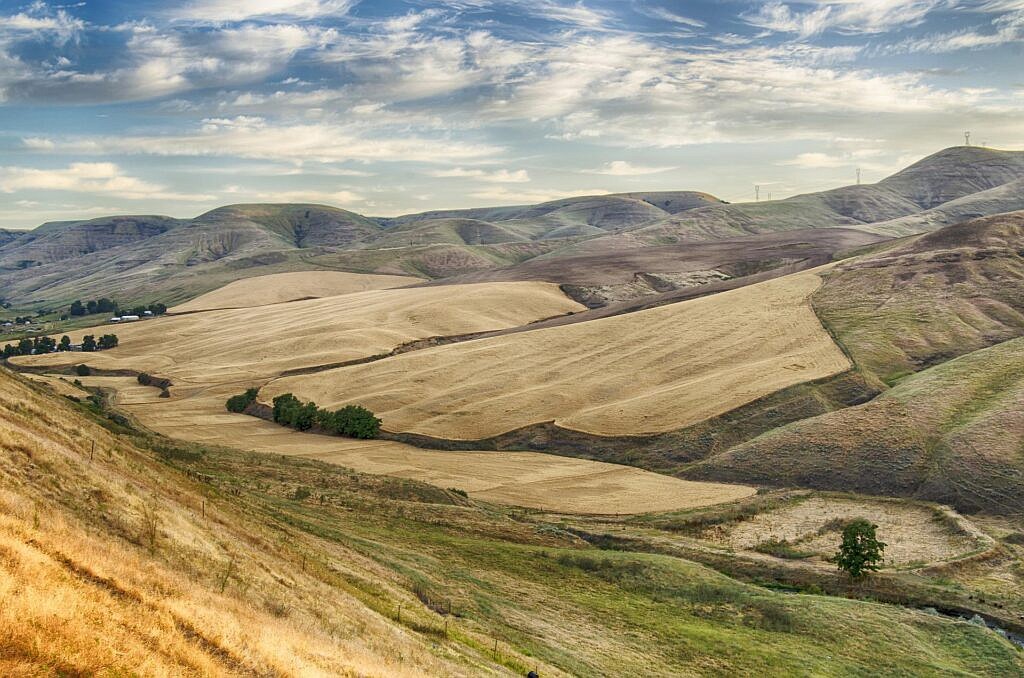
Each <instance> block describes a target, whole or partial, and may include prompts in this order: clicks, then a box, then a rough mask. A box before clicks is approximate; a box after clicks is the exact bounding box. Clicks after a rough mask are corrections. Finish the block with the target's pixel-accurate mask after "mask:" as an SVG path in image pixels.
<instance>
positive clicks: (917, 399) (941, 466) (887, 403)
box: [686, 339, 1024, 514]
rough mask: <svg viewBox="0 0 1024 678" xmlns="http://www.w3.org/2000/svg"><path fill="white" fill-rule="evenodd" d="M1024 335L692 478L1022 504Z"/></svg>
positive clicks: (752, 447)
mask: <svg viewBox="0 0 1024 678" xmlns="http://www.w3.org/2000/svg"><path fill="white" fill-rule="evenodd" d="M1022 449H1024V339H1014V340H1012V341H1007V342H1004V343H1002V344H999V345H996V346H993V347H991V348H985V349H981V350H978V351H975V352H973V353H968V354H967V355H964V356H963V357H960V358H957V359H955V360H952V361H949V362H946V363H944V364H942V365H938V366H936V367H932V368H931V369H928V370H924V371H922V372H920V373H918V374H915V375H913V376H910V377H907V378H905V379H904V380H902V381H901V382H900V383H899V385H897V386H896V387H895V388H893V389H891V390H889V391H887V392H886V393H884V394H883V395H881V396H879V397H878V398H876V399H875V400H873V401H871V402H869V403H867V404H864V405H860V406H857V407H851V408H848V409H844V410H839V411H836V412H831V413H828V414H824V415H821V416H819V417H814V418H811V419H807V420H804V421H801V422H797V423H794V424H790V425H789V426H786V427H783V428H781V429H778V430H776V431H771V432H769V433H766V434H764V435H762V436H760V437H758V438H755V439H754V440H752V441H750V442H748V443H746V444H743V445H740V446H738V447H736V448H733V449H732V450H729V451H728V452H726V453H723V454H719V455H717V456H714V457H712V458H710V459H708V460H707V461H705V462H702V463H700V464H698V465H697V466H696V467H694V468H693V469H691V470H690V471H689V472H688V473H687V474H686V475H687V476H688V477H693V478H706V479H711V478H713V479H716V480H727V481H732V482H750V483H763V484H767V485H775V486H779V485H783V486H802V487H817V488H829V489H838V490H844V491H856V492H868V493H872V494H881V495H888V496H905V497H918V498H923V499H929V500H933V501H939V502H943V503H946V504H951V505H953V506H956V507H958V508H960V509H961V510H966V511H982V512H989V513H1009V514H1019V513H1021V512H1022V511H1024V494H1022V493H1021V491H1020V488H1021V486H1022V484H1024V458H1022V456H1021V450H1022Z"/></svg>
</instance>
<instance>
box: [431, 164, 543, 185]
mask: <svg viewBox="0 0 1024 678" xmlns="http://www.w3.org/2000/svg"><path fill="white" fill-rule="evenodd" d="M427 175H428V176H431V177H437V178H443V179H448V178H466V179H475V180H477V181H486V182H489V183H494V184H524V183H528V182H529V181H530V175H529V173H528V172H527V171H526V170H522V169H521V170H515V171H513V172H510V171H508V170H505V169H502V170H496V171H494V172H487V171H484V170H481V169H464V168H462V167H455V168H453V169H443V170H433V171H430V172H427Z"/></svg>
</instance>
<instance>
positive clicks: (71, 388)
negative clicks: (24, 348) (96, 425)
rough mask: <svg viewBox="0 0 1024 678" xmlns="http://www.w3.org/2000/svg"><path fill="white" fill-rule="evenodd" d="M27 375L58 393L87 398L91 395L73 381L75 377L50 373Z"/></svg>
mask: <svg viewBox="0 0 1024 678" xmlns="http://www.w3.org/2000/svg"><path fill="white" fill-rule="evenodd" d="M25 376H27V377H28V378H29V379H30V380H32V381H34V382H36V383H39V384H46V385H47V386H48V387H49V388H50V390H52V391H53V392H54V393H56V394H57V395H62V396H71V397H73V398H85V397H87V396H88V395H89V392H88V391H86V390H84V389H81V388H78V387H77V386H75V385H74V384H73V383H72V379H73V377H59V376H55V375H49V374H27V375H25Z"/></svg>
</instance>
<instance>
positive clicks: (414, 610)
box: [0, 372, 1024, 675]
mask: <svg viewBox="0 0 1024 678" xmlns="http://www.w3.org/2000/svg"><path fill="white" fill-rule="evenodd" d="M0 408H2V413H3V416H2V417H0V434H2V437H0V446H2V447H3V449H4V454H5V455H6V457H7V459H8V462H7V463H5V465H4V466H3V467H2V470H0V502H2V503H3V507H4V511H3V517H2V518H0V558H2V559H3V562H4V565H5V567H4V568H3V569H2V570H0V598H2V602H3V604H2V605H0V639H2V640H3V643H4V645H5V647H7V648H9V649H13V652H7V653H6V654H5V655H4V658H3V659H2V660H0V662H2V663H0V668H2V670H3V672H4V673H6V674H8V675H11V674H14V675H18V674H23V673H39V672H43V673H46V672H57V671H64V672H68V673H74V672H83V673H91V672H95V671H98V670H101V669H102V670H106V671H113V672H120V671H126V672H127V671H138V672H141V673H157V674H159V673H165V672H182V673H191V674H200V673H229V672H233V673H242V672H246V671H250V670H252V669H254V668H257V667H258V668H259V669H261V670H266V669H268V668H269V669H272V670H277V671H279V672H282V673H302V672H311V671H315V670H320V671H327V672H331V673H344V672H346V671H356V672H359V673H361V674H364V675H365V674H370V675H374V674H380V675H400V674H401V673H402V672H406V673H419V672H422V673H428V674H431V675H444V674H452V673H458V674H467V675H480V674H483V673H487V672H490V671H503V670H505V668H508V669H511V670H513V671H515V672H520V673H521V672H525V669H527V668H533V667H539V668H540V670H541V673H542V675H557V674H558V673H560V671H567V672H571V673H574V674H582V675H595V674H603V675H608V674H614V675H654V674H662V675H668V674H672V675H684V674H693V673H752V672H755V671H761V672H764V671H773V672H776V673H794V672H807V671H811V672H814V673H818V674H820V675H850V674H855V673H861V674H863V673H869V672H871V671H872V670H877V668H878V667H879V666H881V665H883V664H884V666H885V667H886V669H887V670H889V671H892V672H895V673H904V674H914V675H950V674H962V675H971V674H973V675H1008V674H1012V673H1017V672H1020V671H1022V670H1024V664H1022V663H1021V658H1020V655H1019V653H1018V652H1016V651H1015V650H1014V649H1012V647H1011V646H1010V645H1009V644H1008V643H1006V642H1005V641H1003V640H1001V639H999V638H997V637H996V636H995V635H994V634H992V633H990V632H988V631H985V630H982V629H979V628H977V627H974V626H972V625H968V624H963V623H956V622H951V621H948V620H944V619H941V618H936V617H931V616H928V615H924V614H921V613H916V612H910V611H906V610H902V609H900V608H895V607H888V606H884V605H878V604H870V603H863V602H855V601H849V600H841V599H828V598H822V597H818V596H803V595H801V596H790V595H782V594H777V593H772V592H769V591H766V590H764V589H760V588H758V587H753V586H749V585H743V584H740V583H738V582H736V581H734V580H731V579H728V578H726V577H724V576H722V575H719V574H716V573H714V572H712V571H710V570H708V569H706V568H704V567H701V566H698V565H695V564H693V563H689V562H686V561H683V560H680V559H677V558H673V557H669V556H658V555H649V554H636V553H609V552H599V551H596V550H593V549H589V548H583V547H581V546H580V544H579V542H578V541H577V540H575V539H574V538H572V537H570V536H569V535H567V534H565V533H563V532H560V531H559V530H557V529H554V528H553V527H549V528H543V529H540V530H538V529H536V527H535V526H534V525H533V524H530V523H523V522H519V521H518V520H516V519H515V516H514V515H512V516H509V515H507V514H505V513H502V512H495V511H492V510H490V509H488V508H487V507H486V506H472V505H467V504H466V502H465V501H464V500H462V499H461V498H460V497H459V496H458V495H456V494H453V493H449V492H445V491H442V490H438V489H436V488H431V487H429V486H425V485H421V484H418V483H414V482H410V481H402V480H397V479H381V478H374V477H370V476H363V475H358V474H355V473H352V472H349V471H346V470H344V469H342V468H339V467H334V466H330V465H326V464H321V463H318V462H315V461H302V460H295V459H283V458H280V457H276V456H263V455H252V454H243V453H238V452H233V451H228V450H205V451H201V450H196V449H194V448H181V447H179V446H175V445H172V444H169V443H168V442H166V441H165V442H161V441H159V440H157V439H153V438H151V437H148V436H145V435H141V434H132V433H131V432H130V431H128V430H127V429H121V428H119V427H118V426H117V425H115V424H111V423H108V424H107V427H108V429H111V428H112V429H114V430H113V431H111V430H106V429H104V428H101V427H100V426H99V425H98V424H97V423H96V422H95V421H94V417H95V416H96V415H90V414H89V411H88V410H87V409H86V408H82V407H81V406H76V405H72V404H71V403H69V402H67V401H62V400H59V399H55V398H54V397H52V396H47V395H46V394H45V392H43V391H40V390H39V389H38V388H37V387H31V386H28V385H26V384H25V383H24V382H22V381H20V380H19V379H16V378H14V377H12V376H11V375H9V374H8V373H7V372H0ZM92 440H96V441H97V451H96V453H95V456H94V458H93V459H92V460H91V461H90V453H89V450H90V447H91V442H90V441H92ZM298 486H308V487H310V488H311V489H312V496H311V497H310V498H308V499H306V500H304V501H295V500H292V499H290V498H289V495H291V494H292V493H293V492H294V490H295V488H296V487H298ZM204 502H205V516H204V515H203V508H202V507H203V504H204ZM222 589H223V592H221V590H222ZM449 600H450V601H451V605H452V611H453V612H454V613H456V615H457V616H454V617H447V619H448V622H449V634H448V636H447V637H446V636H445V635H444V632H443V628H444V620H445V619H446V617H443V616H441V615H440V614H438V613H436V612H434V611H432V609H431V607H430V606H433V608H435V609H445V610H447V603H448V601H449ZM399 603H401V604H402V613H401V621H399V620H398V613H397V605H398V604H399ZM424 603H428V604H429V605H428V604H424ZM99 618H102V619H104V620H105V622H106V623H105V624H104V625H103V629H102V631H100V630H98V629H99V627H98V625H95V624H92V623H91V622H90V620H91V619H99ZM881 629H885V632H884V633H881V632H880V630H881ZM494 638H498V639H499V643H498V655H497V656H492V655H491V651H492V649H493V639H494ZM111 639H113V640H115V641H116V642H111ZM115 646H116V647H117V652H114V650H113V649H112V648H113V647H115Z"/></svg>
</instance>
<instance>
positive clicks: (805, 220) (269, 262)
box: [0, 147, 1024, 303]
mask: <svg viewBox="0 0 1024 678" xmlns="http://www.w3.org/2000/svg"><path fill="white" fill-rule="evenodd" d="M1022 187H1024V152H1010V151H996V150H992V149H986V148H978V147H956V148H950V149H946V150H944V151H940V152H938V153H936V154H934V155H931V156H929V157H927V158H924V159H923V160H921V161H920V162H917V163H915V164H914V165H912V166H910V167H908V168H907V169H905V170H903V171H901V172H898V173H897V174H894V175H893V176H891V177H889V178H887V179H884V180H882V181H880V182H878V183H877V184H872V185H860V186H846V187H841V188H837V189H834V190H831V191H822V192H819V193H809V194H805V195H798V196H794V197H792V198H787V199H785V200H775V201H770V202H767V201H766V202H754V203H742V204H727V203H724V202H722V201H721V200H719V199H718V198H715V197H714V196H711V195H709V194H707V193H702V192H697V191H665V192H649V193H645V192H633V193H620V194H613V195H601V196H584V197H576V198H566V199H563V200H555V201H550V202H544V203H540V204H537V205H518V206H501V207H487V208H474V209H465V210H442V211H432V212H424V213H421V214H410V215H405V216H400V217H395V218H370V217H366V216H362V215H359V214H356V213H354V212H349V211H346V210H342V209H338V208H335V207H328V206H324V205H231V206H227V207H222V208H219V209H215V210H212V211H210V212H207V213H206V214H203V215H200V216H198V217H196V218H195V219H190V220H178V219H171V218H169V217H159V216H148V217H105V218H101V219H93V220H89V221H71V222H53V223H50V224H44V225H42V226H40V227H39V228H37V229H35V230H33V231H29V232H27V233H24V234H21V235H18V236H17V237H15V236H13V235H11V234H9V233H6V232H5V233H4V234H2V235H0V286H2V287H3V288H4V289H5V290H6V291H7V298H8V299H11V300H14V301H15V302H17V303H65V302H67V301H70V300H73V299H75V298H86V297H89V296H94V297H95V296H115V297H120V298H121V299H123V300H131V301H132V302H135V301H147V300H160V301H163V302H165V303H176V302H181V301H185V300H187V299H189V298H192V297H195V296H197V295H199V294H202V293H204V292H208V291H210V290H212V289H215V288H217V287H220V286H222V285H224V284H227V283H229V282H231V281H233V280H237V279H241V278H246V277H251V276H254V275H267V274H273V273H283V272H290V271H301V270H321V269H327V270H339V271H351V272H360V273H377V274H387V275H414V276H418V277H425V278H430V279H434V280H437V279H444V278H449V277H453V276H464V275H466V274H479V273H483V272H486V271H490V270H498V269H501V270H502V274H501V275H502V279H512V280H514V279H518V278H517V276H518V275H520V273H519V271H518V270H517V267H519V266H522V270H521V275H522V277H524V278H527V279H535V278H536V275H537V273H536V272H537V270H538V267H539V268H541V269H543V268H545V267H546V268H547V269H548V270H558V268H559V264H558V263H557V262H558V260H560V259H565V260H566V262H567V264H566V265H569V263H568V262H569V261H570V260H571V261H572V262H576V263H578V262H581V261H582V260H583V259H586V260H587V261H588V264H587V265H588V266H589V267H590V268H591V270H592V269H593V267H594V266H599V265H603V264H608V265H614V264H612V262H613V260H614V259H615V257H616V256H617V255H621V254H622V253H624V252H627V251H637V250H647V249H649V248H651V247H661V246H666V245H673V244H677V243H693V242H698V241H703V242H708V241H716V240H722V239H733V238H737V237H744V236H751V235H758V234H769V233H774V232H781V231H794V230H804V231H806V230H809V229H823V228H841V229H858V230H862V231H867V232H870V233H873V234H875V235H876V236H881V237H892V236H900V235H908V234H914V233H921V232H925V231H928V230H933V229H935V228H939V227H942V226H946V225H949V224H952V223H956V222H958V221H961V220H964V219H971V218H976V217H979V216H985V215H989V214H995V213H1000V212H1005V211H1008V210H1014V209H1019V208H1024V197H1022V195H1024V193H1022V191H1021V188H1022ZM595 257H596V258H595ZM581 258H582V259H581ZM640 258H641V259H646V260H647V261H651V260H652V257H640ZM654 258H656V257H654ZM534 259H538V264H537V265H534V264H533V263H532V260H534ZM541 261H542V262H543V263H539V262H541ZM766 261H767V260H766ZM525 262H531V263H530V264H529V265H527V264H526V263H525ZM602 262H603V263H602ZM657 263H659V265H661V264H662V263H665V262H657ZM791 263H792V261H791V260H787V261H780V262H777V265H779V266H782V265H789V264H791ZM28 269H31V274H30V275H26V274H25V271H26V270H28ZM660 270H663V271H672V272H674V271H678V270H688V269H685V268H678V267H677V268H673V267H671V266H667V264H666V266H662V268H661V269H660ZM643 272H645V271H644V269H639V270H638V271H634V272H633V273H643ZM709 275H712V276H716V275H717V274H715V273H709ZM645 284H646V283H645ZM674 284H675V283H666V285H668V286H669V287H671V286H672V285H674ZM683 284H689V283H688V282H687V281H684V282H683ZM659 286H661V283H655V284H654V289H653V290H652V291H653V292H658V291H664V290H659V289H658V287H659ZM642 287H643V285H641V288H642ZM638 289H639V288H638ZM639 291H640V292H643V290H642V289H639ZM616 294H617V293H616ZM598 296H599V297H600V296H601V295H598ZM613 296H615V295H613ZM602 298H603V297H602Z"/></svg>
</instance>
